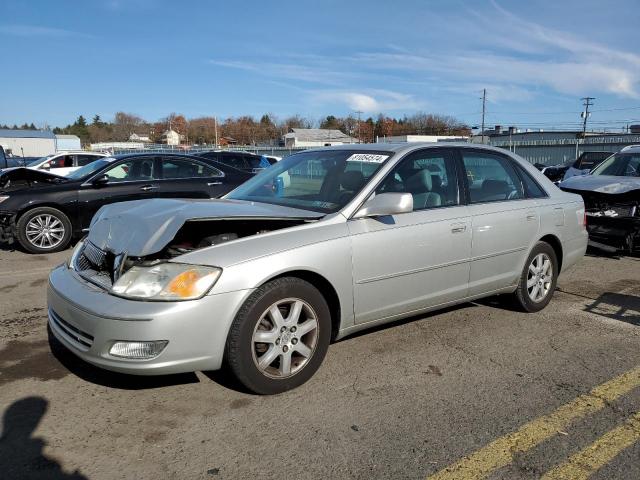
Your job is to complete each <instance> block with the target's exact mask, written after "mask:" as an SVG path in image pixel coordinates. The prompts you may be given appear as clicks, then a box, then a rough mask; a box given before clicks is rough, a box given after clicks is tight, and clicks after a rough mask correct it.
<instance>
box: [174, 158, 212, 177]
mask: <svg viewBox="0 0 640 480" xmlns="http://www.w3.org/2000/svg"><path fill="white" fill-rule="evenodd" d="M221 176H223V175H222V172H221V171H220V170H218V169H217V168H213V167H210V166H208V165H204V164H202V163H199V162H194V161H192V160H189V159H186V158H173V157H164V158H163V159H162V178H164V179H177V178H209V177H221Z"/></svg>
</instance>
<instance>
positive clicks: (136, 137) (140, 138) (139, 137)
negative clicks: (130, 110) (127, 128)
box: [129, 132, 151, 143]
mask: <svg viewBox="0 0 640 480" xmlns="http://www.w3.org/2000/svg"><path fill="white" fill-rule="evenodd" d="M129 141H130V142H143V143H150V142H151V138H150V137H149V135H145V134H144V133H135V132H134V133H132V134H131V135H129Z"/></svg>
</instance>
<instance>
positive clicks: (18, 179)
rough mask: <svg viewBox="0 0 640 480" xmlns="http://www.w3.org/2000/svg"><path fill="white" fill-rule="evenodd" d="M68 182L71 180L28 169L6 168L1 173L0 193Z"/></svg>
mask: <svg viewBox="0 0 640 480" xmlns="http://www.w3.org/2000/svg"><path fill="white" fill-rule="evenodd" d="M68 181H69V179H67V178H65V177H61V176H60V175H56V174H54V173H49V172H45V171H43V170H34V169H32V168H27V167H15V168H5V169H4V170H2V171H0V191H3V192H7V191H11V190H18V189H22V188H31V187H34V186H41V185H51V184H56V183H62V182H68Z"/></svg>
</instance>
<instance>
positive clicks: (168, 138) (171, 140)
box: [162, 130, 184, 145]
mask: <svg viewBox="0 0 640 480" xmlns="http://www.w3.org/2000/svg"><path fill="white" fill-rule="evenodd" d="M182 140H184V135H180V134H179V133H178V132H176V131H175V130H167V131H166V132H164V133H163V134H162V143H166V144H167V145H180V142H181V141H182Z"/></svg>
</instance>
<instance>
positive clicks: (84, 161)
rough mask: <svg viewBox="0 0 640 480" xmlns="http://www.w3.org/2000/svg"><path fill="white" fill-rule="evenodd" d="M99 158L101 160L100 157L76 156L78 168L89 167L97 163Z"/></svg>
mask: <svg viewBox="0 0 640 480" xmlns="http://www.w3.org/2000/svg"><path fill="white" fill-rule="evenodd" d="M98 158H101V157H100V155H88V154H82V155H76V162H77V166H78V167H84V166H85V165H89V164H90V163H91V162H94V161H96V160H97V159H98Z"/></svg>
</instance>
